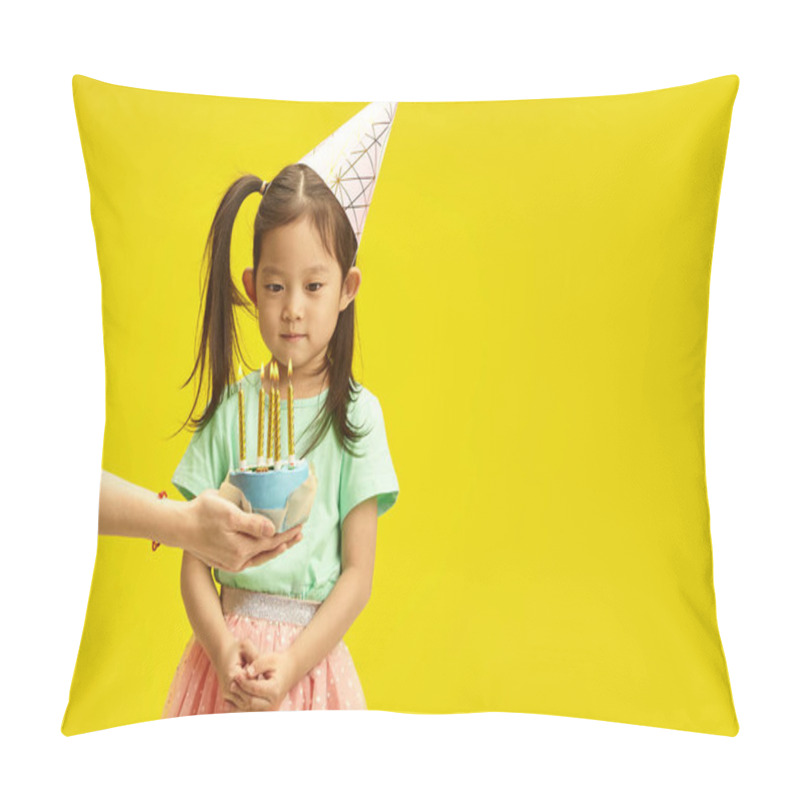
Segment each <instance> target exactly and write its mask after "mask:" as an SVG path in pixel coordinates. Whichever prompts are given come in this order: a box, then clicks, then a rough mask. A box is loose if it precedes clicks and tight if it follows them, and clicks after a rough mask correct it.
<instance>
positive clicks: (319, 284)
mask: <svg viewBox="0 0 800 800" xmlns="http://www.w3.org/2000/svg"><path fill="white" fill-rule="evenodd" d="M312 286H322V284H321V283H309V284H308V288H309V289H311V287H312ZM312 291H318V290H317V289H312Z"/></svg>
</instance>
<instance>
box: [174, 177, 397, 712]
mask: <svg viewBox="0 0 800 800" xmlns="http://www.w3.org/2000/svg"><path fill="white" fill-rule="evenodd" d="M256 191H260V192H261V193H262V194H263V199H262V200H261V202H260V205H259V208H258V212H257V215H256V219H255V226H254V227H255V230H254V239H253V267H252V269H246V270H245V271H244V274H243V276H242V277H243V283H244V287H245V290H246V293H247V297H248V298H249V299H250V300H251V301H252V302H253V304H254V306H255V316H257V319H258V325H259V329H260V331H261V336H262V338H263V340H264V344H265V345H266V346H267V348H268V350H269V351H270V353H271V354H272V356H273V358H274V359H275V360H276V361H277V363H278V366H279V370H280V386H281V397H282V398H283V399H282V400H281V412H280V413H281V417H282V419H281V423H280V430H281V435H282V437H283V441H282V443H281V452H283V453H287V452H288V444H287V441H286V431H287V411H286V405H287V400H286V399H285V398H287V396H288V395H287V385H288V380H287V370H286V368H287V365H288V362H289V359H291V360H292V369H293V376H292V384H293V388H294V397H295V400H294V408H295V430H296V434H297V441H298V452H299V455H300V457H301V458H307V457H309V456H312V457H313V459H312V460H313V462H314V466H315V469H316V474H317V479H318V488H317V494H316V497H315V500H314V505H313V508H312V511H311V515H310V517H309V519H308V520H307V521H306V523H305V525H304V527H303V532H302V534H298V536H297V537H295V538H294V539H292V540H291V541H290V542H287V543H284V544H283V545H281V548H283V549H284V550H285V552H283V553H282V554H281V555H279V556H278V557H277V558H275V559H274V560H272V561H270V562H268V563H265V564H262V565H260V566H256V567H252V568H248V569H245V570H243V571H242V572H240V573H229V572H225V571H222V570H219V569H217V570H215V575H216V577H217V580H218V582H219V583H220V584H221V594H220V595H218V594H217V591H216V588H215V586H214V582H213V580H212V577H211V573H210V570H209V569H208V567H206V566H205V564H203V562H201V561H199V560H198V559H197V558H195V557H194V556H193V555H191V554H189V553H184V556H183V563H182V568H181V593H182V596H183V601H184V605H185V607H186V613H187V615H188V617H189V621H190V623H191V626H192V630H193V632H194V635H193V636H192V638H191V639H190V641H189V644H188V645H187V647H186V650H185V652H184V654H183V657H182V658H181V661H180V663H179V665H178V668H177V670H176V674H175V677H174V680H173V682H172V685H171V687H170V690H169V694H168V697H167V701H166V704H165V707H164V714H163V716H165V717H173V716H184V715H190V714H206V713H217V712H222V711H250V710H264V711H273V710H300V709H303V710H307V709H365V708H366V702H365V699H364V694H363V691H362V688H361V683H360V681H359V678H358V675H357V673H356V670H355V666H354V664H353V661H352V658H351V656H350V653H349V651H348V649H347V647H346V645H345V644H344V642H343V641H342V637H343V635H344V634H345V632H346V631H347V630H348V629H349V628H350V626H351V625H352V624H353V622H354V621H355V620H356V618H357V617H358V615H359V614H360V613H361V611H362V610H363V608H364V607H365V605H366V603H367V601H368V599H369V596H370V591H371V585H372V571H373V564H374V558H375V543H376V534H377V520H378V517H379V516H380V515H381V514H383V513H384V512H385V511H387V510H388V509H389V508H390V507H391V506H392V505H393V504H394V502H395V501H396V499H397V495H398V491H399V487H398V483H397V477H396V475H395V472H394V468H393V465H392V460H391V456H390V454H389V447H388V444H387V439H386V432H385V428H384V422H383V414H382V411H381V406H380V403H379V402H378V400H377V398H376V397H375V396H374V395H373V394H371V393H370V392H369V391H368V390H367V389H366V388H364V387H363V386H359V385H358V384H356V383H355V381H354V380H353V377H352V359H353V337H354V321H355V303H354V300H355V297H356V294H357V293H358V289H359V286H360V284H361V272H360V271H359V270H358V269H357V268H356V267H355V255H356V250H357V248H358V238H357V233H356V231H355V230H354V228H353V226H352V222H351V218H349V217H348V215H347V213H346V210H345V207H343V205H342V203H341V202H340V201H339V200H337V199H336V196H335V195H334V193H333V192H332V191H331V189H330V188H329V186H328V184H326V183H325V181H324V180H323V179H322V178H321V177H320V176H319V174H318V173H317V172H316V171H315V170H314V169H311V168H310V167H309V166H307V165H306V164H303V163H298V164H292V165H290V166H288V167H286V168H284V169H283V170H282V171H281V172H280V173H279V174H278V175H277V176H276V177H275V179H274V180H273V181H272V182H271V183H269V184H267V182H266V181H265V182H262V181H261V180H260V179H259V178H257V177H255V176H254V175H246V176H244V177H241V178H239V179H238V180H236V181H235V182H234V183H233V184H232V185H231V186H230V188H229V189H228V190H227V192H226V194H225V196H224V197H223V199H222V201H221V203H220V205H219V208H218V209H217V212H216V214H215V216H214V221H213V223H212V226H211V231H210V233H209V236H208V240H207V243H206V254H208V253H209V251H210V257H209V266H208V275H207V279H206V288H205V292H206V300H205V313H204V317H203V329H202V338H201V342H200V347H199V352H198V354H197V358H196V361H195V365H194V369H193V370H192V374H191V376H190V377H189V380H191V379H192V377H194V375H195V373H196V372H198V371H199V373H200V376H199V381H200V384H202V381H203V374H204V368H205V364H206V362H207V363H208V370H209V377H208V382H209V384H210V398H211V399H210V401H209V403H208V406H207V408H206V409H205V411H204V413H203V414H202V415H200V416H199V417H198V418H197V419H194V418H193V417H192V415H193V414H194V412H195V409H196V408H197V406H198V401H199V398H200V392H201V387H200V386H198V391H197V395H196V397H195V401H194V405H193V407H192V411H191V412H190V414H189V418H188V419H187V423H191V424H192V425H193V427H194V428H195V434H194V436H193V438H192V440H191V442H190V444H189V446H188V449H187V451H186V453H185V455H184V456H183V458H182V460H181V462H180V464H179V465H178V467H177V469H176V471H175V474H174V476H173V483H174V484H175V486H177V487H178V489H179V490H180V491H181V493H182V494H183V495H184V496H185V497H186V498H187V499H191V498H192V497H193V496H195V495H197V494H198V493H200V492H201V491H203V490H204V489H206V488H209V487H211V488H218V487H219V486H220V485H221V484H222V483H223V481H224V480H225V478H226V476H227V474H228V471H229V470H230V469H236V468H237V467H238V438H237V437H238V422H237V419H238V418H237V414H238V402H237V391H236V390H234V389H238V387H230V386H229V384H230V383H231V382H232V379H233V376H234V364H233V356H234V354H235V355H237V356H238V360H240V359H241V352H240V349H239V343H238V337H237V331H236V327H235V323H234V315H233V307H234V306H235V305H245V304H246V300H245V298H244V297H243V296H242V295H241V294H240V293H239V292H238V290H237V289H236V288H235V286H234V284H233V281H232V280H231V274H230V243H231V235H232V230H233V223H234V219H235V217H236V213H237V211H238V209H239V208H240V206H241V204H242V202H243V201H244V200H245V198H246V197H248V195H250V194H251V193H253V192H256ZM362 224H363V218H362ZM359 233H360V232H359ZM265 372H266V370H265ZM267 374H268V373H267ZM188 382H189V381H187V383H188ZM244 384H245V392H246V408H247V409H248V418H247V427H248V429H249V430H256V425H257V421H256V415H257V405H258V390H259V385H260V371H255V372H252V373H251V374H250V375H248V376H246V377H245V379H244ZM187 423H185V424H187ZM250 438H251V439H252V438H253V437H250ZM252 456H253V454H252V453H248V461H249V462H250V463H254V458H253V457H252ZM292 542H297V544H295V545H294V546H292V547H291V549H288V550H287V549H286V548H287V547H289V545H291V544H292Z"/></svg>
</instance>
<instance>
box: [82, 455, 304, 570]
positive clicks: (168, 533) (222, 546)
mask: <svg viewBox="0 0 800 800" xmlns="http://www.w3.org/2000/svg"><path fill="white" fill-rule="evenodd" d="M97 530H98V533H99V534H100V535H101V536H132V537H137V538H142V539H153V540H154V541H157V542H160V543H161V544H164V545H167V546H168V547H179V548H180V549H181V550H185V551H186V552H188V553H191V554H192V555H193V556H195V557H196V558H198V559H200V561H202V562H203V563H204V564H206V565H207V566H209V567H219V568H220V569H224V570H225V571H227V572H239V571H241V570H243V569H245V568H246V567H255V566H258V565H259V564H263V563H264V562H265V561H269V560H270V559H272V558H275V557H276V556H278V555H280V554H281V553H282V552H284V551H285V550H287V549H288V548H290V547H292V546H293V545H295V544H297V542H299V541H300V539H301V538H302V534H301V533H300V531H301V530H302V525H297V526H295V527H294V528H291V529H290V530H288V531H284V532H283V533H280V534H277V535H276V534H275V526H274V525H273V524H272V522H271V521H270V520H269V519H267V518H266V517H263V516H261V515H260V514H251V513H247V512H245V511H242V510H241V509H240V508H239V507H238V506H237V505H236V504H235V503H231V502H230V501H228V500H226V499H225V498H224V497H222V496H221V495H220V494H219V492H218V491H216V490H214V489H208V490H206V491H205V492H202V493H201V494H200V495H198V496H197V497H195V498H194V499H193V500H191V501H190V502H188V503H184V502H179V501H177V500H167V499H165V500H159V499H158V497H157V496H156V494H155V493H154V492H151V491H148V490H147V489H144V488H142V487H141V486H137V485H136V484H134V483H130V481H126V480H124V479H123V478H120V477H119V476H118V475H114V474H113V473H111V472H106V471H105V470H103V472H102V477H101V481H100V514H99V516H98V526H97Z"/></svg>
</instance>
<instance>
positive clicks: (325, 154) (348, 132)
mask: <svg viewBox="0 0 800 800" xmlns="http://www.w3.org/2000/svg"><path fill="white" fill-rule="evenodd" d="M396 109H397V103H370V104H369V105H368V106H366V107H365V108H363V109H361V111H359V112H358V114H356V115H355V116H354V117H351V118H350V119H349V120H347V122H345V123H344V125H342V126H341V127H340V128H337V129H336V130H335V131H334V132H333V133H332V134H331V135H330V136H329V137H328V138H327V139H325V140H324V141H323V142H321V143H320V144H318V145H317V146H316V147H315V148H314V149H313V150H312V151H311V152H310V153H308V154H307V155H305V156H304V157H303V158H301V159H299V161H298V162H297V163H299V164H306V165H308V166H309V167H311V168H312V169H313V170H314V171H315V172H316V173H317V174H318V175H319V176H320V177H321V178H322V179H323V180H324V181H325V183H327V184H328V186H329V187H330V189H331V191H332V192H333V193H334V195H335V196H336V199H337V200H338V201H339V202H340V203H341V205H342V208H344V210H345V212H346V213H347V218H348V219H349V220H350V224H351V225H352V226H353V231H354V232H355V235H356V241H357V242H358V244H361V234H362V233H363V231H364V224H365V222H366V220H367V212H368V211H369V204H370V203H371V202H372V193H373V191H374V190H375V182H376V181H377V180H378V172H379V171H380V168H381V162H382V161H383V154H384V153H385V152H386V143H387V142H388V141H389V133H390V131H391V129H392V122H394V115H395V111H396Z"/></svg>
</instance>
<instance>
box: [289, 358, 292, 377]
mask: <svg viewBox="0 0 800 800" xmlns="http://www.w3.org/2000/svg"><path fill="white" fill-rule="evenodd" d="M289 377H290V378H291V377H292V359H291V358H290V359H289Z"/></svg>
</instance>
